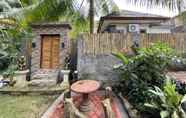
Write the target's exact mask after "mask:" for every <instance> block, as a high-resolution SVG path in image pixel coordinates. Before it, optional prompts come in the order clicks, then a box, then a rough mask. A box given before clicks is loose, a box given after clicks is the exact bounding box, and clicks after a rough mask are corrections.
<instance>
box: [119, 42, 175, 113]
mask: <svg viewBox="0 0 186 118" xmlns="http://www.w3.org/2000/svg"><path fill="white" fill-rule="evenodd" d="M135 52H136V55H135V56H133V57H125V56H122V55H121V54H120V53H119V54H115V55H117V56H116V57H117V58H118V59H120V60H121V62H122V63H123V66H121V67H119V68H118V69H117V70H118V72H119V73H120V78H121V82H120V83H119V84H118V85H117V86H116V90H117V89H118V91H121V92H122V93H123V94H124V95H125V96H127V97H128V100H129V101H130V102H131V103H132V104H133V105H134V106H135V107H136V108H137V109H138V110H142V111H143V110H145V109H144V107H143V104H144V103H145V102H147V101H149V100H151V99H152V98H153V97H154V95H152V94H151V93H149V92H148V90H149V89H152V88H153V86H158V87H160V88H162V87H163V83H164V80H165V79H166V77H165V73H164V72H165V70H166V68H167V66H168V64H169V62H170V60H171V58H172V53H173V51H172V49H171V48H169V47H168V46H167V45H165V44H160V43H157V44H154V45H152V46H150V47H149V48H142V49H136V51H135Z"/></svg>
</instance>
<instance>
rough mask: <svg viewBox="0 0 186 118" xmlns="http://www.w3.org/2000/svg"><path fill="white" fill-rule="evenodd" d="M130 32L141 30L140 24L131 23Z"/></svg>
mask: <svg viewBox="0 0 186 118" xmlns="http://www.w3.org/2000/svg"><path fill="white" fill-rule="evenodd" d="M128 29H129V32H137V33H138V32H139V31H140V28H139V25H138V24H129V27H128Z"/></svg>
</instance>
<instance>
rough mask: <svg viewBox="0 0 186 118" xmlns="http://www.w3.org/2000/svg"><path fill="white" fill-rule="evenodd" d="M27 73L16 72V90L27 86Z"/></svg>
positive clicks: (26, 71)
mask: <svg viewBox="0 0 186 118" xmlns="http://www.w3.org/2000/svg"><path fill="white" fill-rule="evenodd" d="M28 72H29V70H25V71H16V72H15V76H14V80H16V84H15V87H17V88H23V87H25V86H26V85H27V83H28V82H27V80H26V74H27V73H28Z"/></svg>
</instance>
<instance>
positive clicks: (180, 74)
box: [167, 71, 186, 83]
mask: <svg viewBox="0 0 186 118" xmlns="http://www.w3.org/2000/svg"><path fill="white" fill-rule="evenodd" d="M167 75H170V76H172V77H173V78H175V79H176V80H178V81H181V82H183V83H186V71H175V72H168V74H167Z"/></svg>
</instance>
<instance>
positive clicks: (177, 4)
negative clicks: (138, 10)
mask: <svg viewBox="0 0 186 118" xmlns="http://www.w3.org/2000/svg"><path fill="white" fill-rule="evenodd" d="M127 1H128V2H130V3H132V4H134V5H138V6H139V5H140V6H146V7H155V6H162V7H168V8H170V10H179V11H180V9H181V7H182V6H183V2H184V0H127Z"/></svg>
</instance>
